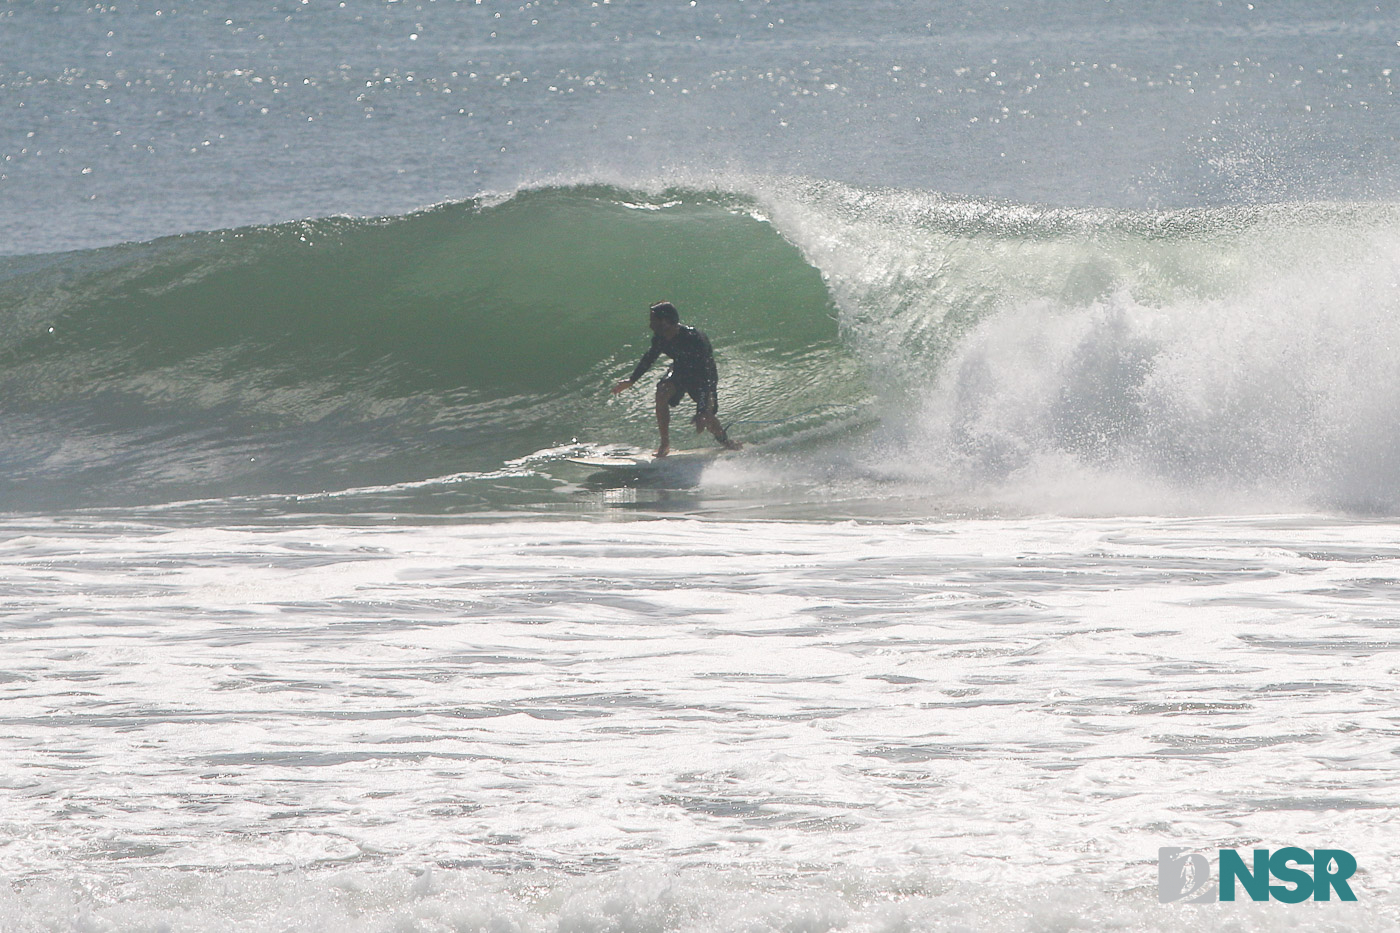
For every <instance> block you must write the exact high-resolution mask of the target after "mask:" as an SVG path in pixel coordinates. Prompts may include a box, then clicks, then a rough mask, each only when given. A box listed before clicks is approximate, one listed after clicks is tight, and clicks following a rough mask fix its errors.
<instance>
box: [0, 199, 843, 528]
mask: <svg viewBox="0 0 1400 933" xmlns="http://www.w3.org/2000/svg"><path fill="white" fill-rule="evenodd" d="M663 298H665V299H670V300H672V301H674V302H675V303H676V304H677V305H678V306H679V307H680V308H681V309H682V310H683V311H686V312H691V313H688V314H687V318H688V319H689V320H691V321H692V322H694V323H697V324H698V325H700V326H701V327H702V328H703V329H704V330H705V331H706V332H707V333H708V334H709V336H710V337H711V339H712V341H713V342H714V344H715V345H716V347H717V348H718V352H719V354H720V357H721V365H722V367H723V381H722V385H721V396H720V404H721V413H722V414H723V415H724V416H725V417H726V418H731V419H732V418H734V417H736V416H737V415H739V414H742V413H743V412H745V411H746V410H748V409H749V408H751V407H754V406H758V405H760V404H761V405H762V406H765V407H766V409H765V410H771V408H772V407H773V406H777V407H778V408H779V409H780V410H785V411H791V410H797V409H799V408H802V409H812V408H818V407H820V406H822V405H824V404H826V403H828V402H830V401H831V400H832V399H833V398H835V399H840V398H843V397H845V396H846V395H848V394H849V391H850V388H849V387H850V385H853V384H854V383H853V380H856V379H857V378H858V377H857V374H856V371H855V369H854V368H853V366H852V365H851V364H850V362H849V361H848V360H847V358H846V354H845V353H844V351H843V350H842V349H841V345H840V342H839V339H838V333H837V326H836V323H835V321H834V317H835V313H834V311H833V310H832V308H831V305H830V301H829V299H828V297H827V293H826V291H825V289H824V287H823V285H822V282H821V279H820V276H819V275H818V273H817V272H816V271H815V270H814V269H812V268H811V267H810V266H808V265H807V264H806V263H805V262H804V261H803V260H802V258H801V256H800V255H799V254H798V252H797V250H796V249H794V248H793V247H792V246H791V245H790V244H789V243H787V242H785V241H784V240H783V239H782V238H781V237H779V236H778V235H777V234H776V233H775V232H774V231H773V229H772V228H771V227H770V226H769V225H767V224H764V223H762V222H760V221H758V220H756V219H754V218H753V217H752V216H751V215H750V214H748V213H746V212H745V211H744V210H742V209H740V207H738V206H736V205H734V204H730V203H727V202H722V201H721V200H718V199H716V198H714V197H710V196H707V195H703V194H702V195H691V196H686V197H684V198H683V199H682V198H681V197H678V196H674V195H667V196H666V197H664V198H660V199H656V198H653V199H650V200H647V199H642V200H634V199H633V196H632V195H630V194H628V193H626V192H622V191H618V190H613V189H587V188H571V189H567V190H559V189H554V190H541V191H532V192H524V193H520V194H518V195H516V196H515V197H513V198H510V199H508V200H505V201H504V202H502V203H494V204H491V203H484V202H477V203H470V204H458V205H451V206H445V207H441V208H438V209H434V210H431V211H427V212H423V213H418V214H414V215H411V216H406V217H398V218H389V219H382V220H373V221H365V220H348V219H329V220H321V221H315V222H305V223H291V224H283V225H278V226H272V227H260V228H249V229H242V230H235V231H227V232H219V233H208V234H199V235H189V236H179V237H174V238H168V239H162V240H158V241H155V242H152V243H146V244H140V245H131V246H120V247H112V248H106V249H100V250H96V251H92V252H81V253H70V254H61V255H51V256H44V257H35V258H24V259H17V260H9V261H6V262H5V264H4V265H3V267H0V301H3V303H4V305H5V306H6V307H8V308H10V309H11V312H10V314H9V316H8V318H7V319H6V322H5V326H4V330H3V334H0V341H3V343H2V344H0V352H3V354H4V357H5V359H6V366H5V369H4V377H3V378H4V390H3V393H0V395H3V400H0V412H2V413H3V416H4V419H5V423H6V437H5V440H4V442H3V449H0V466H3V470H0V472H3V474H4V476H5V479H4V480H3V481H0V504H3V505H4V506H6V507H9V508H31V507H52V506H55V505H72V504H92V503H109V502H151V501H162V500H165V501H169V500H171V499H179V498H191V497H214V496H227V495H233V494H250V493H261V492H275V493H294V492H309V491H310V492H314V491H318V490H323V489H341V488H347V487H357V486H364V485H372V484H383V483H394V482H402V481H409V480H417V479H423V478H425V477H433V476H440V475H443V474H455V473H459V472H463V471H491V470H499V469H500V467H501V465H502V463H503V461H506V460H509V459H511V458H515V457H519V456H521V455H522V454H524V453H528V452H529V451H531V450H535V449H538V448H541V447H546V446H550V445H557V444H560V443H563V442H568V441H570V440H571V439H572V438H575V437H592V438H596V439H601V440H606V441H629V440H631V441H636V442H640V443H651V442H652V441H651V438H652V436H653V434H654V428H651V427H649V426H648V424H647V420H646V410H647V409H648V408H649V407H650V405H651V398H650V395H651V393H650V392H649V391H644V390H643V388H642V387H640V386H639V387H638V389H636V390H634V391H633V392H632V393H629V395H628V396H625V397H624V398H623V399H622V400H621V405H622V407H617V406H611V407H610V406H609V405H607V404H605V401H606V399H607V398H608V397H609V396H608V393H607V387H608V386H610V385H611V383H612V382H613V381H615V380H617V379H619V378H622V377H623V376H624V375H625V374H626V373H627V372H628V371H629V370H630V368H631V367H632V365H634V364H635V362H636V360H637V359H638V358H640V356H641V355H642V352H643V351H644V350H645V348H646V345H647V342H648V341H649V339H650V332H649V331H648V330H647V306H648V305H649V304H650V303H651V302H653V301H656V300H660V299H663ZM657 372H658V373H659V372H660V369H659V368H658V370H657ZM794 374H796V375H794ZM824 375H825V376H827V377H834V378H825V379H824V378H822V377H823V376H824ZM753 400H760V401H753Z"/></svg>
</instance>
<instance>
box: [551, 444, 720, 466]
mask: <svg viewBox="0 0 1400 933" xmlns="http://www.w3.org/2000/svg"><path fill="white" fill-rule="evenodd" d="M723 453H728V451H726V450H725V449H724V448H722V447H716V448H713V449H706V450H678V451H676V452H675V453H672V454H668V455H666V456H665V457H655V456H652V455H651V454H649V453H636V454H608V455H600V456H596V457H566V458H565V459H567V460H568V461H569V462H570V463H577V464H579V465H580V466H587V467H596V468H598V469H601V470H620V471H629V472H643V471H655V470H667V469H685V468H688V467H689V468H693V467H697V466H701V465H703V464H705V463H708V462H709V461H711V460H713V459H714V458H715V457H717V456H719V455H720V454H723Z"/></svg>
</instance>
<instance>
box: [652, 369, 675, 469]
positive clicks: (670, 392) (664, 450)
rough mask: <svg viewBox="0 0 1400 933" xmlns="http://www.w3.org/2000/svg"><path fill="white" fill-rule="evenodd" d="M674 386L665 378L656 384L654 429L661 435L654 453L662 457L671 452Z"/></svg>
mask: <svg viewBox="0 0 1400 933" xmlns="http://www.w3.org/2000/svg"><path fill="white" fill-rule="evenodd" d="M675 394H676V387H675V386H674V385H672V384H671V383H669V382H667V381H666V380H665V379H663V380H661V381H660V382H658V383H657V384H656V430H657V432H658V433H660V435H661V445H660V446H659V447H657V448H656V455H657V456H658V457H664V456H666V455H667V454H669V453H670V452H671V406H672V405H674V404H675V401H674V398H675Z"/></svg>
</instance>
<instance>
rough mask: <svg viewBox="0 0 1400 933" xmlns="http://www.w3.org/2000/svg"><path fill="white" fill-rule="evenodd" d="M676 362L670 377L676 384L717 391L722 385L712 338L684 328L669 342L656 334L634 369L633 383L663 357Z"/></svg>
mask: <svg viewBox="0 0 1400 933" xmlns="http://www.w3.org/2000/svg"><path fill="white" fill-rule="evenodd" d="M663 353H664V354H666V355H667V356H669V357H670V358H671V360H672V362H671V371H670V373H668V374H667V375H666V380H667V381H668V382H674V383H676V384H677V385H679V386H681V387H683V388H686V389H710V390H713V389H714V388H715V386H717V385H718V384H719V372H718V370H716V369H715V353H714V350H712V349H711V348H710V338H708V337H706V336H705V335H704V334H702V333H701V332H700V331H698V330H696V329H695V328H694V327H687V326H685V325H682V326H681V329H680V330H679V331H678V332H677V333H676V336H675V337H674V338H672V339H671V340H667V339H665V338H664V337H662V336H661V335H660V334H653V335H652V338H651V348H650V349H648V350H647V352H646V356H644V357H642V361H641V362H640V363H638V364H637V368H636V369H634V370H632V378H631V381H632V382H636V381H637V380H638V379H640V378H642V375H643V374H645V373H646V371H647V370H648V369H651V364H652V363H655V362H656V358H657V357H658V356H660V355H661V354H663Z"/></svg>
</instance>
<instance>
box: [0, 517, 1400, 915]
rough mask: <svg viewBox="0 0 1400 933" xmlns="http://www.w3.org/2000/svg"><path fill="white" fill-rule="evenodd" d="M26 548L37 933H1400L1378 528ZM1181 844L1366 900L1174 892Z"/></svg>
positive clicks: (1389, 647) (1135, 525)
mask: <svg viewBox="0 0 1400 933" xmlns="http://www.w3.org/2000/svg"><path fill="white" fill-rule="evenodd" d="M0 535H3V545H0V566H3V574H0V579H3V581H4V583H3V598H4V601H5V603H6V605H7V607H8V612H9V615H8V625H7V626H6V628H5V631H4V636H3V637H4V645H5V655H6V658H7V664H6V671H5V673H4V676H3V682H2V683H0V691H2V692H0V696H3V699H4V710H5V714H4V724H3V729H4V731H5V733H6V747H7V748H8V749H9V754H8V755H7V757H6V758H5V760H4V761H3V763H0V788H3V793H0V826H3V827H4V828H5V837H6V841H5V844H4V845H3V846H0V871H3V873H4V874H5V875H6V876H8V877H9V878H11V879H12V882H13V884H12V886H11V887H10V888H9V889H7V892H6V893H4V894H3V895H0V898H2V899H4V900H7V901H8V902H9V903H8V906H7V907H6V909H4V910H3V911H0V912H3V913H5V914H6V915H8V916H11V917H19V918H23V919H21V920H17V921H16V920H12V921H7V923H8V924H10V925H6V926H4V928H5V929H6V930H39V929H68V928H73V929H94V930H109V929H111V930H116V929H123V930H125V929H132V930H134V929H157V928H160V929H183V928H194V929H269V930H271V929H279V930H280V929H285V928H296V929H424V930H428V929H521V930H526V929H579V930H583V929H588V930H603V929H618V930H622V929H656V930H672V929H675V930H681V929H687V930H688V929H715V930H719V929H740V928H742V929H755V930H758V929H793V930H796V929H836V928H842V929H1052V928H1053V929H1070V928H1074V925H1075V924H1076V923H1079V924H1087V925H1089V926H1092V927H1094V928H1105V927H1107V926H1114V927H1124V928H1132V929H1139V928H1141V929H1186V928H1202V929H1207V928H1209V929H1214V928H1218V925H1219V924H1221V923H1225V922H1228V923H1238V924H1241V926H1240V927H1239V928H1241V929H1292V928H1295V926H1296V924H1297V923H1298V922H1301V921H1303V919H1304V918H1305V917H1306V918H1311V919H1309V920H1308V921H1307V922H1308V924H1313V923H1315V922H1322V921H1325V922H1326V923H1327V924H1330V926H1328V927H1327V928H1328V929H1384V928H1388V927H1389V926H1392V925H1393V924H1394V923H1395V922H1396V918H1397V916H1400V910H1397V907H1400V904H1397V902H1396V901H1395V899H1394V894H1393V888H1394V879H1395V862H1394V858H1393V855H1392V854H1391V852H1390V846H1389V841H1390V839H1391V838H1392V837H1391V835H1390V833H1391V831H1392V827H1393V822H1394V816H1393V812H1394V807H1395V805H1396V803H1397V791H1396V786H1395V782H1394V779H1393V776H1394V772H1395V755H1396V751H1397V747H1396V744H1395V735H1396V730H1397V719H1398V718H1400V717H1397V714H1396V713H1395V709H1396V705H1397V704H1396V700H1397V698H1396V687H1395V682H1396V674H1397V667H1398V666H1400V639H1397V638H1396V636H1395V628H1396V623H1395V621H1394V618H1393V613H1392V612H1391V606H1392V605H1393V594H1394V591H1395V588H1396V586H1397V585H1400V546H1397V544H1396V541H1395V536H1394V527H1393V525H1390V524H1387V523H1381V522H1375V523H1371V522H1362V521H1349V520H1340V519H1338V520H1329V519H1319V518H1313V517H1299V518H1286V517H1285V518H1278V517H1275V518H1220V519H1212V518H1198V519H1110V520H1105V519H1093V520H1087V519H1086V520H1075V519H1023V520H1011V519H1001V520H949V521H910V522H902V523H876V522H871V523H860V522H835V523H819V522H734V521H699V520H684V519H665V520H653V521H648V520H639V521H623V522H615V523H614V522H606V521H596V520H593V521H557V522H553V521H551V522H521V521H516V522H500V523H492V522H482V523H464V524H460V525H450V524H448V525H444V524H426V525H425V524H418V525H408V526H405V527H399V526H398V525H397V524H396V523H392V522H390V523H362V524H357V523H354V522H346V521H345V520H343V519H341V520H337V523H336V524H320V523H317V522H314V521H298V522H296V523H279V522H272V523H265V524H257V525H254V524H250V525H245V526H241V527H228V528H217V527H199V526H198V525H188V524H184V523H178V522H159V521H145V520H142V521H136V520H121V521H118V520H110V519H106V518H97V517H92V518H82V517H69V518H54V519H38V518H31V519H19V518H15V519H10V520H7V521H6V522H5V523H4V525H3V527H2V528H0ZM1165 845H1183V846H1189V847H1194V848H1204V849H1211V848H1218V847H1235V848H1241V849H1244V848H1250V847H1254V846H1260V847H1266V848H1277V847H1281V846H1284V845H1298V846H1302V847H1305V848H1315V847H1317V848H1321V847H1336V848H1344V849H1346V850H1348V851H1350V852H1352V853H1353V854H1354V855H1355V856H1356V857H1357V860H1358V862H1359V863H1360V866H1361V868H1360V870H1359V871H1358V873H1357V875H1356V877H1355V879H1354V881H1353V885H1354V887H1355V889H1356V891H1357V893H1358V898H1359V900H1358V901H1357V902H1356V903H1351V904H1344V903H1335V902H1334V903H1332V904H1328V905H1311V904H1310V905H1303V906H1301V907H1285V906H1284V905H1279V904H1271V905H1252V904H1247V903H1246V904H1240V905H1231V904H1219V905H1212V906H1210V907H1208V908H1202V907H1187V906H1183V905H1159V904H1158V903H1157V901H1156V895H1157V891H1156V887H1155V885H1156V853H1157V849H1158V847H1159V846H1165ZM0 906H4V905H0ZM84 918H86V919H84ZM628 918H631V919H628ZM803 918H805V919H803ZM1076 918H1077V919H1076ZM741 921H742V922H741ZM16 923H17V924H18V925H15V924H16ZM161 924H166V926H161ZM735 924H738V926H736V925H735ZM959 924H962V926H959ZM1197 924H1200V925H1201V926H1194V925H1197ZM1309 928H1313V929H1318V928H1321V927H1318V926H1310V927H1309Z"/></svg>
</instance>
